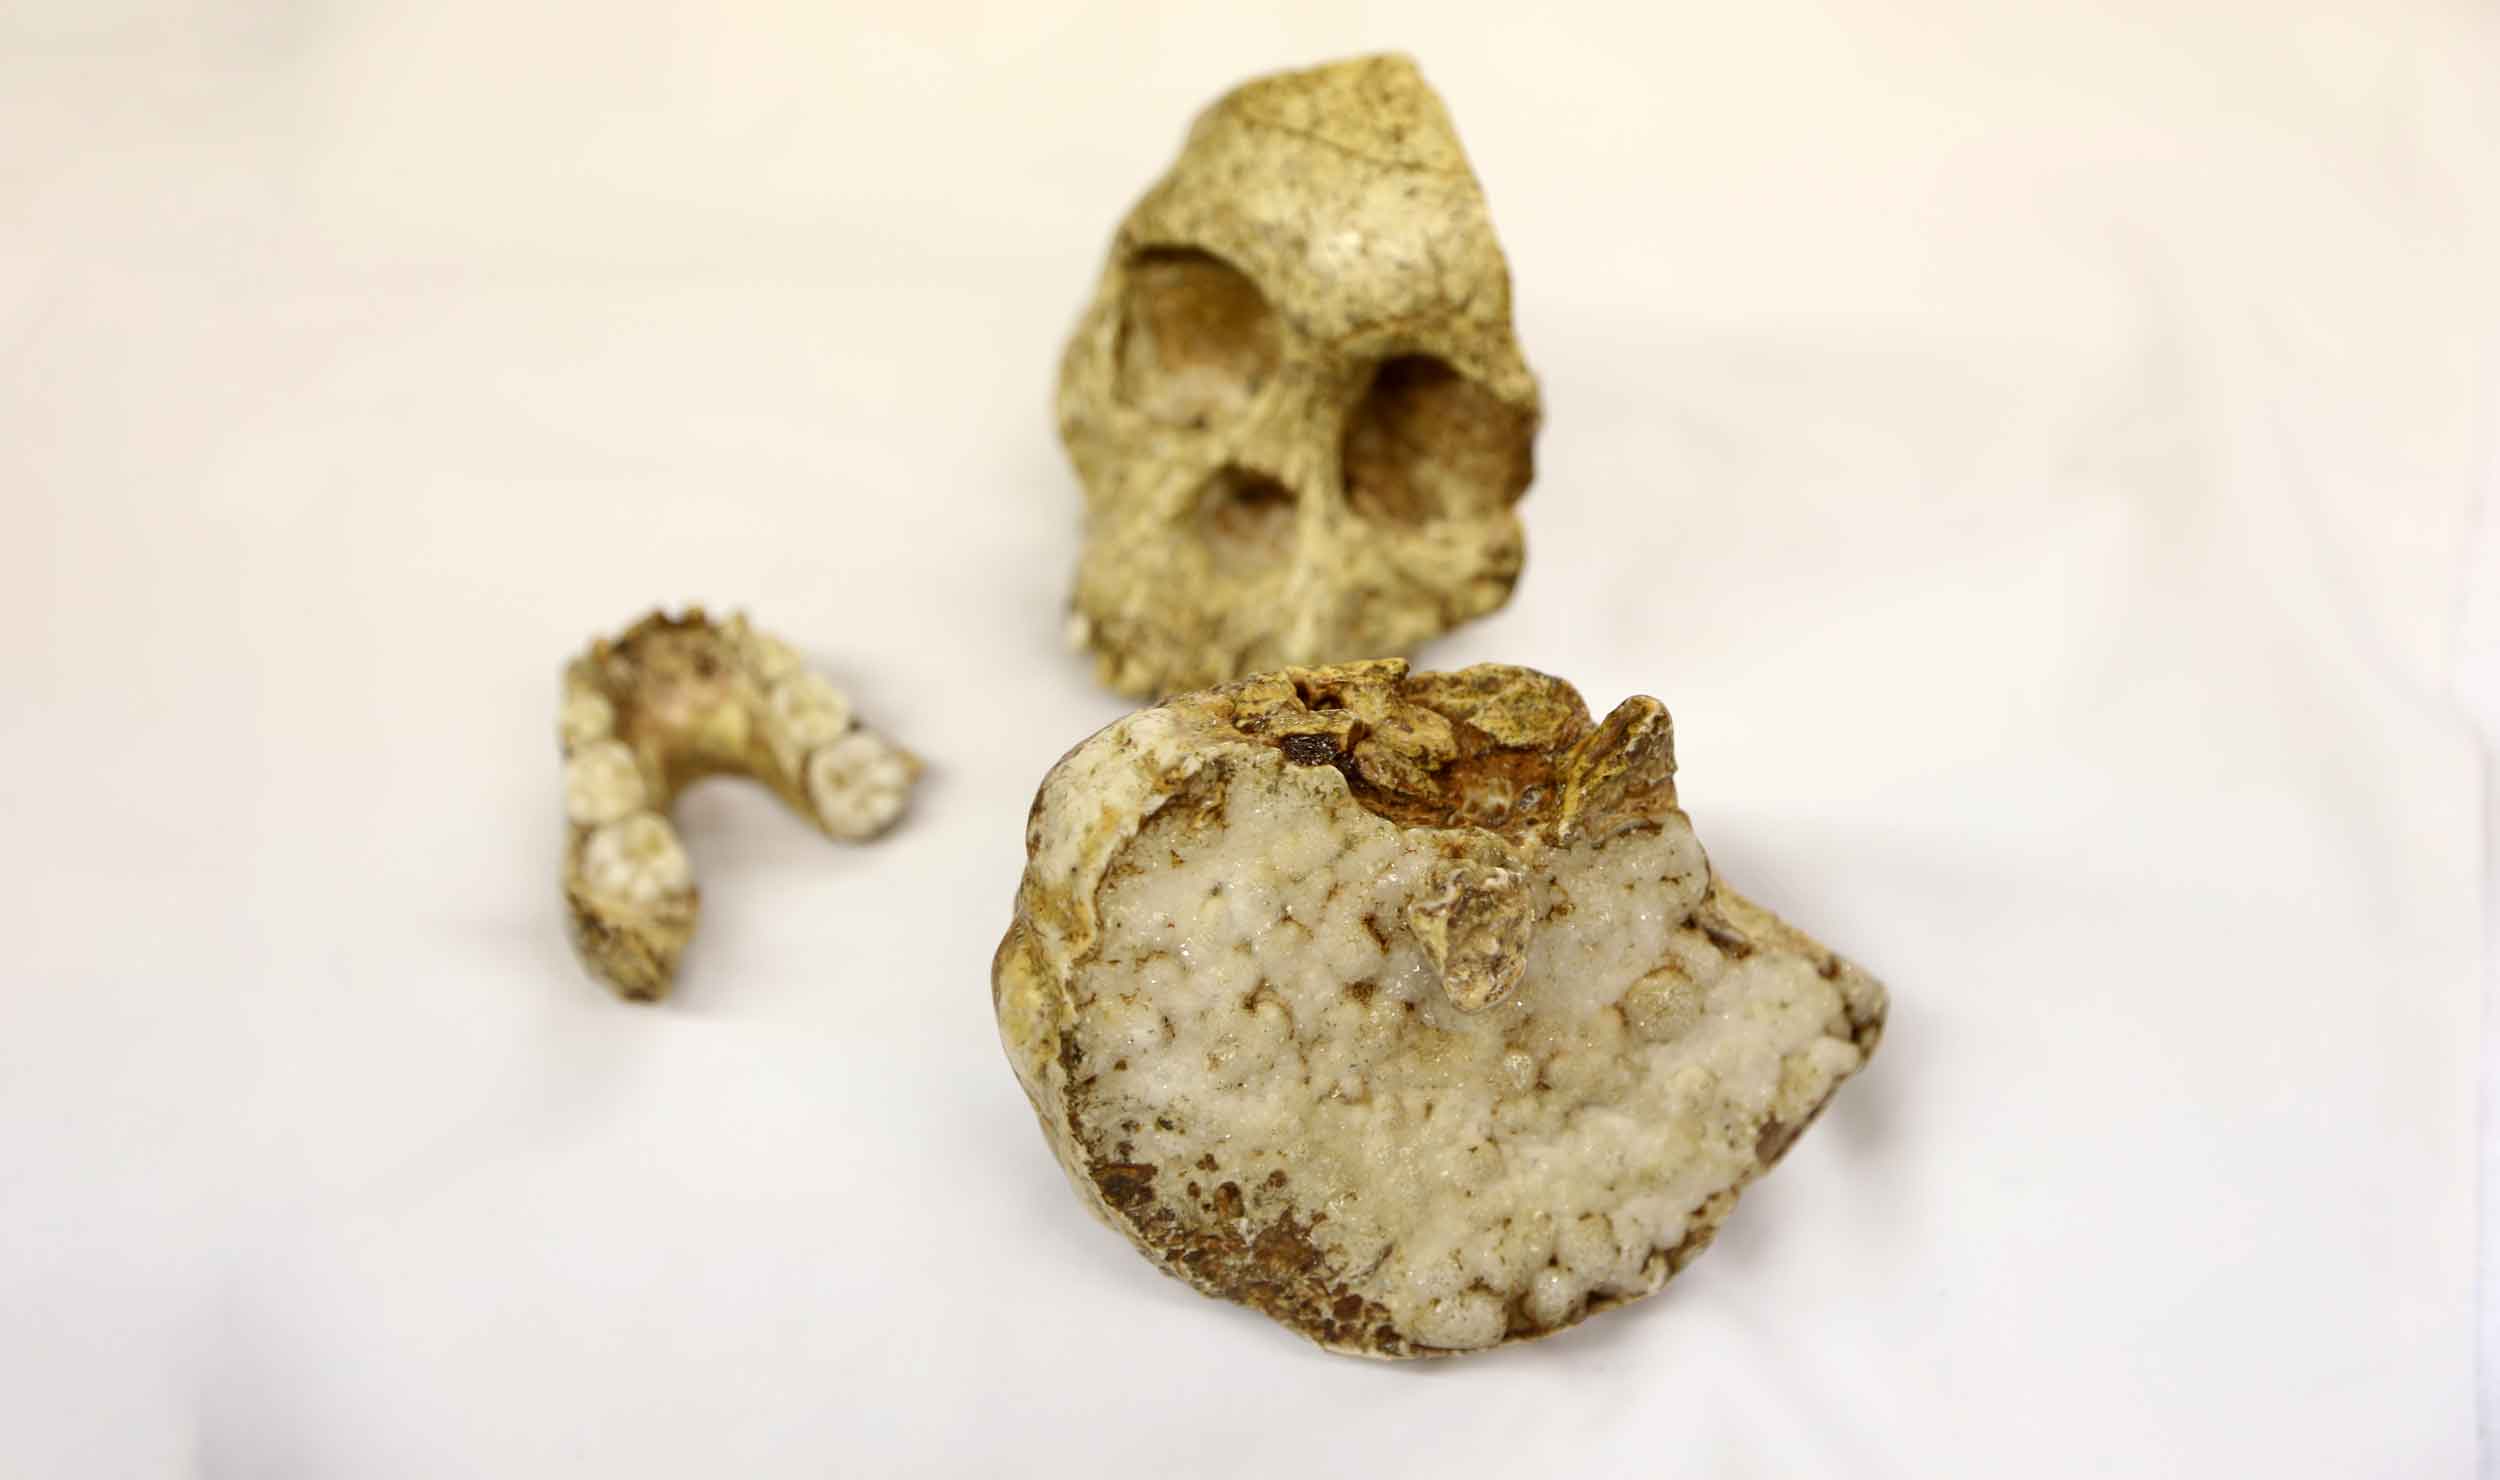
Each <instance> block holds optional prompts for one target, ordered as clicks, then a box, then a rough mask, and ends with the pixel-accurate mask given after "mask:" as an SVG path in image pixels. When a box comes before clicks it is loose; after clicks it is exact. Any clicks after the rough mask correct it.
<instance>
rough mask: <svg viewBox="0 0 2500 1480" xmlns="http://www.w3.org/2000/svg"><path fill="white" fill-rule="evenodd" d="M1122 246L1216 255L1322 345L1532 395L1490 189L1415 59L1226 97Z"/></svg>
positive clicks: (1131, 223)
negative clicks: (1418, 356) (1420, 360)
mask: <svg viewBox="0 0 2500 1480" xmlns="http://www.w3.org/2000/svg"><path fill="white" fill-rule="evenodd" d="M1120 247H1121V250H1123V251H1124V252H1127V253H1138V252H1145V251H1151V250H1154V249H1158V248H1194V249H1197V250H1201V251H1205V252H1209V253H1212V254H1214V255H1215V256H1217V257H1219V258H1222V259H1223V260H1224V261H1226V262H1228V263H1230V264H1231V265H1232V266H1234V267H1236V268H1239V269H1240V270H1241V271H1242V272H1243V273H1244V274H1246V275H1247V276H1248V277H1249V278H1250V280H1251V281H1252V282H1253V283H1255V284H1256V285H1257V286H1258V288H1259V290H1260V292H1261V293H1262V294H1263V295H1264V296H1265V297H1266V298H1267V300H1268V302H1269V303H1270V304H1271V305H1273V306H1274V307H1275V309H1276V311H1277V312H1278V313H1279V314H1280V315H1281V316H1282V317H1283V318H1284V319H1285V320H1286V321H1287V322H1289V323H1291V324H1292V325H1293V326H1294V327H1295V328H1296V329H1298V330H1300V331H1301V333H1302V334H1304V335H1305V336H1307V337H1309V338H1311V339H1314V340H1317V341H1319V342H1321V343H1323V344H1326V345H1330V346H1334V347H1338V348H1341V349H1343V350H1345V351H1346V352H1348V353H1350V354H1361V353H1367V352H1368V353H1380V354H1390V353H1402V352H1406V351H1410V350H1418V351H1430V352H1433V353H1438V354H1441V355H1444V356H1446V357H1447V358H1449V359H1450V360H1452V361H1453V362H1454V363H1456V364H1458V365H1459V366H1460V368H1462V369H1464V370H1467V371H1469V372H1470V373H1472V374H1474V375H1476V376H1477V377H1478V378H1479V379H1482V380H1484V381H1487V382H1488V383H1490V385H1491V386H1492V388H1494V389H1495V390H1496V391H1497V393H1508V392H1510V391H1511V390H1512V389H1513V388H1514V387H1516V388H1518V390H1519V391H1520V392H1521V393H1522V394H1533V391H1532V390H1530V389H1528V386H1529V384H1530V383H1529V382H1528V381H1527V370H1526V366H1525V364H1524V362H1523V361H1522V360H1521V358H1520V355H1519V351H1518V347H1517V342H1516V340H1515V339H1514V338H1513V337H1512V333H1511V328H1510V273H1509V269H1508V267H1507V265H1506V264H1505V263H1504V261H1503V259H1502V251H1501V244H1500V242H1499V241H1498V240H1496V238H1495V237H1494V234H1493V223H1492V218H1491V216H1490V214H1489V213H1488V212H1487V210H1486V207H1485V202H1484V193H1483V191H1482V189H1481V188H1480V187H1479V186H1478V185H1477V183H1476V177H1475V174H1474V172H1473V171H1472V170H1470V169H1469V167H1468V164H1467V156H1466V154H1465V152H1464V151H1462V150H1461V149H1460V147H1459V142H1458V135H1457V133H1456V131H1455V130H1454V129H1452V127H1451V126H1450V117H1449V113H1448V111H1447V110H1446V109H1444V108H1443V107H1442V105H1441V99H1440V98H1439V97H1438V96H1436V95H1435V94H1434V93H1433V91H1432V89H1431V88H1430V87H1429V86H1428V85H1426V83H1425V82H1424V79H1423V76H1422V74H1420V73H1419V72H1417V71H1416V70H1415V65H1414V64H1413V63H1412V62H1410V61H1408V60H1407V59H1406V58H1404V57H1397V56H1381V57H1364V58H1360V59H1357V60H1354V61H1347V62H1338V63H1333V64H1331V65H1329V66H1324V67H1317V68H1313V69H1311V70H1309V71H1304V72H1287V73H1281V74H1278V75H1276V76H1273V77H1262V78H1259V79H1257V80H1255V81H1252V82H1248V83H1245V84H1243V85H1242V86H1241V87H1239V88H1236V89H1234V90H1233V91H1232V92H1230V93H1228V94H1226V95H1225V96H1224V97H1223V98H1221V99H1219V100H1217V102H1216V103H1215V104H1214V105H1213V106H1212V107H1210V108H1208V109H1207V110H1206V112H1204V113H1203V114H1201V115H1199V118H1198V121H1197V122H1196V124H1195V125H1193V126H1192V127H1191V129H1190V133H1189V139H1188V142H1187V143H1186V144H1185V145H1184V146H1183V147H1182V150H1181V155H1180V158H1179V159H1178V160H1176V161H1175V162H1174V163H1173V165H1172V168H1171V170H1170V171H1169V172H1168V173H1167V174H1165V175H1164V177H1163V178H1162V179H1161V180H1159V181H1158V182H1156V184H1155V186H1154V188H1153V189H1151V190H1150V191H1148V192H1147V194H1146V197H1145V198H1144V199H1143V200H1141V201H1139V202H1138V205H1137V208H1136V210H1135V211H1133V212H1131V213H1130V215H1129V218H1128V220H1127V221H1126V222H1124V223H1122V228H1121V240H1120Z"/></svg>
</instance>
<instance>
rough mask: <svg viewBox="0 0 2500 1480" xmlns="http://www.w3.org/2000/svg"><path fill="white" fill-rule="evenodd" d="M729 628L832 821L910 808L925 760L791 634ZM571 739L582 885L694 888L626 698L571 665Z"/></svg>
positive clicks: (642, 895)
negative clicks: (658, 801) (864, 712)
mask: <svg viewBox="0 0 2500 1480" xmlns="http://www.w3.org/2000/svg"><path fill="white" fill-rule="evenodd" d="M722 635H723V636H724V637H725V638H726V639H727V640H728V645H729V646H730V648H731V650H732V651H733V652H734V653H735V654H736V655H737V657H738V659H739V662H740V666H741V667H742V668H743V669H744V671H745V672H746V674H747V675H748V676H749V677H751V678H752V679H753V680H754V681H755V684H756V686H757V687H758V688H761V689H762V690H763V691H764V702H763V704H762V705H761V706H760V711H759V713H758V714H757V716H756V718H757V720H758V722H759V723H760V726H761V728H762V731H763V734H764V738H765V741H766V743H767V745H768V746H769V748H770V749H771V751H772V755H773V758H774V760H775V761H776V763H778V764H779V765H780V766H781V768H782V769H783V771H784V772H785V773H786V774H788V775H790V776H792V777H794V778H796V779H797V780H798V782H799V783H800V789H801V790H802V791H803V792H804V794H805V795H806V797H807V800H808V803H809V805H810V806H811V807H812V808H813V809H814V811H815V814H816V820H817V821H818V822H819V823H820V824H821V825H822V826H823V828H824V830H825V831H826V832H828V833H830V834H832V835H833V836H835V837H837V838H842V839H845V840H847V841H853V842H864V841H866V840H867V839H870V838H873V837H875V836H877V835H878V834H879V833H882V832H884V831H885V830H886V829H887V828H889V827H891V826H893V825H894V823H895V821H896V820H897V819H898V818H900V817H901V816H902V815H903V808H904V806H905V804H906V803H907V802H908V801H909V800H910V796H911V787H912V783H913V781H914V780H915V779H917V776H918V767H917V765H916V764H915V763H914V762H913V761H912V759H911V758H910V757H909V756H908V755H906V754H905V753H904V752H902V751H901V750H900V749H898V748H896V747H895V746H893V745H891V744H889V743H888V742H887V741H885V740H884V739H882V738H881V737H879V736H877V735H875V734H872V733H870V732H869V731H867V730H865V729H861V728H859V727H858V726H857V725H856V723H855V722H854V719H853V715H852V710H851V701H850V699H849V698H848V697H847V696H846V695H844V694H843V692H842V691H841V690H840V689H837V688H835V687H834V686H833V685H832V684H831V683H828V682H827V681H826V680H825V679H824V677H823V676H822V675H820V674H815V673H810V672H807V671H805V669H804V668H803V667H802V665H801V663H800V660H799V656H798V653H797V652H796V651H795V650H794V649H792V648H791V647H790V645H789V644H788V643H785V642H783V641H781V640H780V639H779V638H776V637H773V636H770V635H769V634H766V633H761V632H757V631H755V630H754V629H753V628H751V627H749V626H748V625H747V623H746V619H745V618H744V617H733V618H731V619H730V620H729V621H728V622H727V623H725V624H723V627H722ZM557 729H558V732H559V735H560V737H561V739H562V741H563V745H564V752H565V760H564V812H565V817H566V820H567V821H569V822H570V823H571V824H572V826H573V831H574V839H575V843H576V846H577V847H578V849H579V872H580V876H581V880H582V883H583V885H584V886H585V887H586V888H587V889H588V891H589V892H590V893H591V894H592V895H593V896H594V897H596V898H599V899H604V900H609V901H613V902H615V903H619V904H624V905H629V906H637V907H649V906H652V905H656V904H659V903H661V902H662V901H666V900H672V899H681V898H684V897H685V896H687V895H690V894H691V893H692V892H693V890H694V871H693V868H692V865H691V864H690V863H689V862H688V861H687V858H686V850H685V846H684V844H683V843H681V842H680V841H679V839H678V836H677V829H676V828H675V826H673V825H672V824H671V823H670V822H669V820H668V819H667V818H666V817H665V816H663V815H661V814H660V813H659V812H658V811H657V810H656V809H655V808H654V807H653V806H652V800H653V799H652V794H651V787H650V784H649V783H648V782H647V781H646V780H645V778H644V773H643V768H642V765H641V762H640V761H639V760H638V759H637V758H636V756H635V754H634V750H633V747H632V746H630V745H628V744H626V743H625V742H624V741H623V740H620V739H618V738H617V736H616V706H615V705H614V704H613V703H612V702H610V701H609V699H608V697H607V696H606V695H605V694H603V693H601V692H600V691H599V690H598V689H597V687H595V686H594V684H593V682H592V680H591V677H590V675H589V674H588V673H586V672H581V671H578V670H577V671H576V672H574V673H572V674H569V675H567V680H566V684H565V692H564V700H563V704H562V706H561V708H560V709H559V711H558V715H557Z"/></svg>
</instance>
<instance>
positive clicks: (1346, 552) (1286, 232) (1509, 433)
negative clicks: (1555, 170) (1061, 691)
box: [1059, 56, 1539, 696]
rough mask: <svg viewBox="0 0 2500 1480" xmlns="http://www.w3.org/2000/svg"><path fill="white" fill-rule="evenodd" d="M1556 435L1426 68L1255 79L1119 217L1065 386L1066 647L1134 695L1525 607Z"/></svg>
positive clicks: (1367, 651) (1398, 640)
mask: <svg viewBox="0 0 2500 1480" xmlns="http://www.w3.org/2000/svg"><path fill="white" fill-rule="evenodd" d="M1538 416H1539V409H1538V400H1537V385H1536V380H1535V377H1534V376H1532V375H1531V374H1530V373H1529V370H1528V365H1527V362H1526V360H1525V359H1524V358H1523V357H1522V355H1521V353H1520V348H1519V340H1518V336H1517V335H1516V334H1515V333H1514V332H1513V331H1512V327H1511V307H1510V270H1509V267H1508V265H1507V264H1506V263H1505V262H1504V260H1503V257H1502V250H1501V246H1500V243H1499V242H1497V241H1496V240H1495V239H1494V235H1493V223H1492V219H1491V217H1490V216H1489V215H1488V213H1487V211H1486V208H1485V202H1484V195H1483V192H1482V190H1481V189H1480V188H1479V187H1478V185H1477V183H1476V177H1475V175H1474V173H1473V171H1472V170H1470V168H1469V167H1468V163H1467V157H1466V155H1465V154H1464V153H1463V152H1462V151H1461V150H1460V148H1459V143H1458V137H1457V135H1456V134H1455V133H1454V132H1453V131H1452V129H1451V127H1450V120H1449V115H1448V113H1447V112H1446V111H1445V110H1444V109H1443V107H1442V105H1441V100H1440V99H1439V98H1438V97H1436V96H1434V94H1433V92H1432V89H1431V88H1429V87H1427V86H1426V85H1425V84H1424V80H1423V78H1422V77H1421V76H1420V75H1419V74H1418V73H1417V72H1416V70H1415V67H1414V65H1413V63H1411V62H1409V61H1407V60H1406V59H1405V58H1403V57H1395V56H1383V57H1367V58H1363V59H1360V60H1356V61H1349V62H1341V63H1337V64H1335V65H1332V66H1325V67H1319V68H1315V69H1313V70H1310V71H1305V72H1290V73H1285V74H1282V75H1279V76H1274V77H1265V78H1260V79H1258V80H1257V81H1254V82H1250V83H1247V84H1245V85H1243V86H1242V87H1240V88H1238V89H1236V90H1234V91H1233V92H1231V93H1229V94H1227V95H1226V96H1225V97H1224V98H1222V99H1221V100H1219V101H1218V102H1217V103H1216V104H1215V105H1214V106H1213V107H1211V108H1209V109H1208V110H1207V111H1206V112H1205V113H1204V114H1203V115H1201V116H1200V117H1199V119H1198V121H1197V123H1196V124H1195V125H1194V126H1193V127H1192V128H1191V129H1190V132H1189V138H1188V142H1187V143H1186V144H1185V145H1184V146H1183V147H1182V150H1181V154H1180V158H1179V159H1178V160H1176V161H1175V162H1174V163H1173V165H1172V167H1171V169H1170V171H1169V172H1168V173H1166V174H1165V175H1164V177H1163V178H1162V179H1161V180H1159V181H1157V182H1156V183H1155V185H1154V186H1153V187H1152V188H1151V189H1149V190H1148V191H1147V192H1146V195H1145V198H1144V199H1142V200H1140V201H1139V202H1138V203H1137V206H1136V208H1135V209H1134V210H1132V211H1131V212H1130V213H1129V215H1128V217H1127V219H1126V220H1124V221H1122V222H1121V223H1120V228H1119V232H1118V235H1117V236H1116V238H1115V239H1114V241H1113V242H1112V247H1111V252H1110V257H1109V260H1108V261H1107V262H1106V263H1105V264H1104V267H1103V272H1102V277H1101V280H1100V283H1099V285H1098V286H1097V288H1096V291H1095V294H1094V299H1093V303H1092V305H1091V306H1090V307H1089V308H1088V309H1087V310H1086V312H1085V316H1084V319H1083V321H1082V322H1081V323H1079V325H1078V326H1077V329H1076V333H1075V334H1074V336H1073V337H1072V338H1071V339H1070V340H1069V343H1068V346H1067V351H1066V354H1065V356H1064V357H1063V360H1062V363H1061V369H1060V379H1059V429H1060V434H1061V437H1062V439H1063V440H1064V441H1065V442H1066V444H1067V448H1068V453H1069V456H1070V458H1071V459H1072V460H1073V461H1074V463H1075V465H1076V469H1077V473H1078V476H1079V477H1080V478H1081V480H1082V481H1083V483H1084V485H1085V492H1086V543H1085V551H1084V555H1083V558H1082V560H1081V562H1080V564H1079V566H1078V570H1077V580H1076V591H1075V596H1074V599H1073V603H1072V608H1073V609H1072V612H1071V617H1070V635H1071V637H1072V638H1073V639H1074V640H1075V641H1076V642H1078V643H1079V644H1081V645H1082V646H1083V647H1085V648H1086V649H1088V650H1090V651H1091V652H1092V653H1093V654H1094V656H1095V661H1096V668H1097V670H1098V672H1099V674H1100V676H1101V678H1102V680H1103V681H1104V682H1105V683H1107V684H1109V685H1111V686H1112V687H1114V688H1116V689H1119V690H1120V691H1122V692H1124V693H1130V694H1137V695H1141V696H1151V695H1156V694H1166V693H1171V692H1173V691H1175V690H1178V689H1186V688H1194V687H1197V686H1199V685H1202V684H1208V683H1216V682H1220V681H1222V680H1224V679H1228V678H1237V677H1239V676H1241V675H1242V674H1244V673H1249V672H1255V671H1257V670H1259V669H1263V668H1272V667H1276V666H1278V665H1280V664H1286V663H1308V662H1317V661H1331V660H1337V659H1346V658H1362V657H1373V656H1379V655H1383V654H1393V653H1402V652H1405V651H1408V650H1409V649H1410V648H1412V647H1413V646H1414V645H1415V644H1416V643H1418V642H1421V641H1423V640H1424V639H1426V638H1429V637H1431V636H1433V635H1434V634H1436V633H1439V632H1442V631H1445V630H1447V629H1448V628H1450V627H1452V626H1454V625H1456V624H1457V623H1459V622H1463V621H1466V620H1467V619H1469V618H1471V617H1477V616H1481V615H1483V614H1484V613H1486V612H1489V611H1491V610H1493V609H1494V608H1495V607H1498V606H1500V605H1501V604H1502V602H1503V601H1504V600H1505V599H1506V598H1508V596H1509V595H1510V591H1511V587H1512V585H1513V583H1514V582H1515V581H1516V580H1517V578H1518V575H1519V570H1520V565H1521V561H1522V559H1523V549H1524V542H1523V536H1522V533H1521V530H1520V526H1519V521H1518V518H1517V516H1516V515H1515V514H1514V513H1513V511H1512V505H1513V504H1514V503H1516V502H1517V500H1518V499H1519V497H1520V495H1521V494H1522V493H1523V492H1524V491H1525V490H1526V488H1527V486H1528V482H1529V478H1530V476H1531V449H1532V444H1533V442H1534V440H1535V436H1536V428H1537V422H1538Z"/></svg>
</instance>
